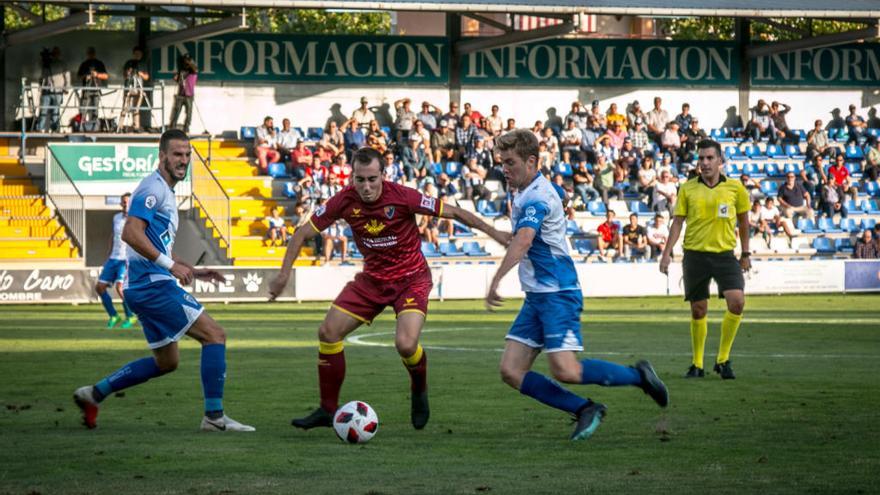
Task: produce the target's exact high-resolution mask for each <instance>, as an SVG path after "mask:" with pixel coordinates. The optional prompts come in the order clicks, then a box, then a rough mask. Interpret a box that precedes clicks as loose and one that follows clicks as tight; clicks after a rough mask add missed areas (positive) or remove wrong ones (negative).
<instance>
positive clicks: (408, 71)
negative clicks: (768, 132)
mask: <svg viewBox="0 0 880 495" xmlns="http://www.w3.org/2000/svg"><path fill="white" fill-rule="evenodd" d="M182 53H189V54H190V55H192V57H193V58H194V59H195V61H196V64H197V65H198V66H199V80H200V81H212V80H213V81H267V82H289V83H316V82H321V83H331V84H415V85H442V84H448V83H449V77H450V45H449V43H448V42H447V40H446V39H445V38H438V37H418V36H373V37H366V36H285V35H270V34H227V35H222V36H218V37H215V38H209V39H202V40H198V41H191V42H184V43H178V44H174V45H166V46H163V47H161V48H157V49H155V50H153V52H152V54H151V56H152V67H153V70H154V75H155V76H157V77H159V78H170V77H171V76H172V75H173V74H174V71H175V69H176V60H177V58H178V55H180V54H182ZM459 64H460V65H459V67H458V69H459V73H460V75H461V82H462V84H464V85H501V86H503V85H513V84H515V85H521V86H548V87H553V86H608V85H613V86H625V85H633V86H670V87H675V86H724V87H735V86H737V85H738V84H739V78H740V59H739V55H738V54H737V46H736V45H735V44H734V43H733V42H722V41H666V40H593V39H591V40H585V39H568V38H560V39H552V40H545V41H537V42H533V43H521V44H515V45H508V46H502V47H497V48H491V49H486V50H478V51H475V52H473V53H469V54H466V55H464V56H462V57H461V60H460V62H459ZM750 64H751V72H752V76H751V78H752V84H753V85H756V86H781V87H785V86H819V87H837V86H873V85H876V82H877V81H878V80H880V44H877V43H861V44H855V45H843V46H834V47H827V48H818V49H814V50H797V51H793V52H789V53H785V54H777V55H770V56H765V57H759V58H756V59H752V60H751V61H750Z"/></svg>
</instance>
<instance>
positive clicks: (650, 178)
mask: <svg viewBox="0 0 880 495" xmlns="http://www.w3.org/2000/svg"><path fill="white" fill-rule="evenodd" d="M637 180H638V189H637V190H638V192H639V200H642V201H646V202H647V203H648V206H651V207H653V205H654V186H656V185H657V171H656V170H654V157H652V156H650V155H649V156H646V157H645V158H644V159H643V160H642V166H641V167H640V168H639V172H638V177H637Z"/></svg>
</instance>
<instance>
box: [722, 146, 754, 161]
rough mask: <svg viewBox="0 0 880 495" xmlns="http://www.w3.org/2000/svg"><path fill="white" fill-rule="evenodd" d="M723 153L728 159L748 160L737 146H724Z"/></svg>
mask: <svg viewBox="0 0 880 495" xmlns="http://www.w3.org/2000/svg"><path fill="white" fill-rule="evenodd" d="M724 154H725V155H726V156H727V158H728V159H730V160H748V158H749V157H747V156H746V155H745V153H743V152H742V150H741V149H739V147H737V146H725V147H724Z"/></svg>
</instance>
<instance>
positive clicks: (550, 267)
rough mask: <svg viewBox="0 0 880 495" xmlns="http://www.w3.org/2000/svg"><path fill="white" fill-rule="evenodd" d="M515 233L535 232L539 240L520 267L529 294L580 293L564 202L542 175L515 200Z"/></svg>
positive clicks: (534, 243)
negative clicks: (532, 230) (568, 242)
mask: <svg viewBox="0 0 880 495" xmlns="http://www.w3.org/2000/svg"><path fill="white" fill-rule="evenodd" d="M512 220H513V232H514V234H516V232H517V231H518V230H519V229H521V228H523V227H530V228H532V229H535V232H536V235H535V240H534V241H533V242H532V246H531V247H530V248H529V251H528V252H527V253H526V255H525V256H524V257H523V259H522V261H520V263H519V280H520V284H521V285H522V290H523V291H525V292H559V291H563V290H579V289H580V284H579V283H578V277H577V272H576V271H575V269H574V262H573V261H572V260H571V257H570V256H569V255H568V245H567V243H566V239H565V215H564V214H563V211H562V201H561V200H560V199H559V194H558V193H557V192H556V190H555V189H554V188H553V185H552V184H551V183H550V181H548V180H547V179H546V178H545V177H544V176H542V175H541V174H540V173H539V174H537V176H536V177H535V178H534V179H533V180H532V182H531V183H530V184H529V185H528V186H526V188H525V189H523V190H522V191H520V192H519V193H517V194H516V196H515V197H514V199H513V216H512Z"/></svg>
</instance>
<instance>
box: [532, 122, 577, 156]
mask: <svg viewBox="0 0 880 495" xmlns="http://www.w3.org/2000/svg"><path fill="white" fill-rule="evenodd" d="M539 139H540V138H539ZM581 139H583V133H582V132H581V130H580V129H578V128H577V122H576V121H575V120H568V122H567V123H566V127H565V130H564V131H562V139H561V142H560V144H561V145H562V151H563V152H566V151H567V152H568V155H569V156H570V157H571V159H572V160H574V161H576V162H578V161H580V160H581Z"/></svg>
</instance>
